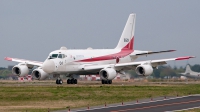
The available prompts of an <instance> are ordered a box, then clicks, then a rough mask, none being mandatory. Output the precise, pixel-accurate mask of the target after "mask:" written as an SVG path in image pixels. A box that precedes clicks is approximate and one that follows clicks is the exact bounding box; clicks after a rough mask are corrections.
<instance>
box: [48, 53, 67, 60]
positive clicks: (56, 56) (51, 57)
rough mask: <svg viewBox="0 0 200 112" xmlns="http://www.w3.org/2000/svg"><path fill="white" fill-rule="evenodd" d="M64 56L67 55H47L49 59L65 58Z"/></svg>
mask: <svg viewBox="0 0 200 112" xmlns="http://www.w3.org/2000/svg"><path fill="white" fill-rule="evenodd" d="M65 57H67V56H65V55H64V54H51V55H50V56H49V59H54V58H61V59H62V58H65Z"/></svg>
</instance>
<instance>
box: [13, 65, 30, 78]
mask: <svg viewBox="0 0 200 112" xmlns="http://www.w3.org/2000/svg"><path fill="white" fill-rule="evenodd" d="M28 72H29V69H28V67H27V65H26V64H24V63H19V64H18V65H15V66H14V67H13V68H12V73H13V74H14V75H17V76H19V77H23V76H25V75H27V74H28Z"/></svg>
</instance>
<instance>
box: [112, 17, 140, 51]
mask: <svg viewBox="0 0 200 112" xmlns="http://www.w3.org/2000/svg"><path fill="white" fill-rule="evenodd" d="M135 19H136V14H130V15H129V17H128V20H127V22H126V25H125V27H124V30H123V32H122V35H121V38H120V40H119V42H118V45H117V47H116V48H115V49H128V50H133V43H134V33H135Z"/></svg>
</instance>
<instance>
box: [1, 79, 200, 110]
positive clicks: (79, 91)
mask: <svg viewBox="0 0 200 112" xmlns="http://www.w3.org/2000/svg"><path fill="white" fill-rule="evenodd" d="M199 93H200V84H181V85H178V84H174V85H173V84H170V85H166V84H161V85H159V84H148V83H145V84H141V85H139V84H132V85H101V84H97V85H94V86H90V85H61V86H56V85H54V84H51V85H48V86H47V85H45V86H43V85H39V86H38V85H28V86H27V85H25V84H20V86H19V84H13V85H12V84H10V85H9V84H8V85H7V84H5V82H4V83H3V84H1V83H0V111H24V112H25V111H26V110H27V111H28V112H47V110H48V108H49V109H50V110H59V109H66V108H68V107H70V108H78V107H87V105H88V104H89V105H90V106H94V105H103V104H104V103H105V102H106V103H107V104H111V103H118V102H121V101H124V102H126V101H133V100H136V99H142V98H151V97H158V96H176V95H177V94H178V95H179V96H183V95H188V94H199Z"/></svg>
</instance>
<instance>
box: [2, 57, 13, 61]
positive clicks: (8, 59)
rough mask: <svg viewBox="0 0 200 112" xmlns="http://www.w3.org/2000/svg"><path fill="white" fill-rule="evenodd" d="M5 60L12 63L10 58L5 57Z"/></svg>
mask: <svg viewBox="0 0 200 112" xmlns="http://www.w3.org/2000/svg"><path fill="white" fill-rule="evenodd" d="M4 60H7V61H12V58H10V57H5V58H4Z"/></svg>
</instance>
